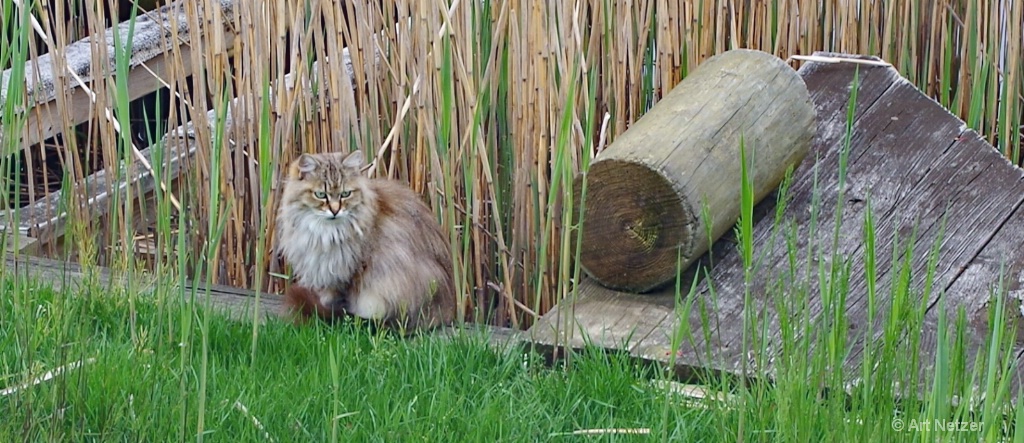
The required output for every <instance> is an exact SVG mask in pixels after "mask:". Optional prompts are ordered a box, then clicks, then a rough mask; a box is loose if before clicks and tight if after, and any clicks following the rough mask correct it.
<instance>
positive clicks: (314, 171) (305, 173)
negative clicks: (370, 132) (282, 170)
mask: <svg viewBox="0 0 1024 443" xmlns="http://www.w3.org/2000/svg"><path fill="white" fill-rule="evenodd" d="M362 166H363V154H362V152H360V151H355V152H352V153H350V154H342V153H331V154H302V155H301V156H299V158H298V159H296V160H295V161H294V162H292V165H291V168H289V176H290V179H289V180H288V184H287V185H286V186H288V189H287V192H286V194H288V195H289V196H290V198H292V199H294V200H295V201H297V202H298V203H299V204H300V205H302V206H305V207H306V208H308V209H309V210H311V211H313V212H314V213H315V214H317V215H320V216H323V217H324V218H327V219H345V218H346V217H349V216H350V215H351V214H352V212H353V209H355V208H358V207H359V205H360V204H362V202H363V198H364V197H365V196H364V195H363V194H364V188H365V187H364V181H365V180H366V179H365V178H364V177H363V176H362V174H360V173H359V169H360V168H361V167H362Z"/></svg>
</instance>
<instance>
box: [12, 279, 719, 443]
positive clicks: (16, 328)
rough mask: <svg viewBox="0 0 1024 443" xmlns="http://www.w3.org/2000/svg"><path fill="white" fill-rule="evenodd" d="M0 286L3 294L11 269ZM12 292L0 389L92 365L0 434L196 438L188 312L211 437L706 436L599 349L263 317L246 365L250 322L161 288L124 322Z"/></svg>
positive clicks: (99, 298)
mask: <svg viewBox="0 0 1024 443" xmlns="http://www.w3.org/2000/svg"><path fill="white" fill-rule="evenodd" d="M0 285H2V286H3V288H2V289H3V291H4V292H5V293H10V292H11V291H14V282H13V281H12V280H11V279H10V278H4V279H3V280H0ZM20 290H21V291H22V292H23V293H22V297H21V298H20V300H21V303H18V304H20V306H18V304H16V303H15V302H14V301H13V300H14V299H12V298H10V297H4V298H3V299H2V300H0V318H2V319H3V321H2V322H0V388H9V387H13V386H19V385H22V384H24V383H26V382H27V381H29V380H31V379H33V378H35V377H38V376H39V375H41V374H43V373H45V372H47V371H49V370H53V369H55V368H58V367H64V366H68V365H70V364H73V363H74V362H79V361H87V360H89V361H92V363H89V364H85V365H83V366H82V367H81V368H79V369H77V370H71V371H67V372H65V373H64V374H63V375H62V376H59V377H56V378H54V379H52V380H49V381H46V382H43V383H40V384H38V385H35V386H32V387H28V388H25V389H22V390H19V391H18V392H16V393H13V394H10V395H6V396H3V397H0V416H3V417H4V419H3V420H0V441H22V440H27V441H41V440H61V441H90V440H91V441H115V440H117V441H122V440H125V441H171V440H184V439H192V438H194V437H195V436H196V432H197V426H198V423H199V415H198V414H199V412H198V411H200V407H199V406H200V405H201V404H202V400H203V396H202V395H203V394H202V392H203V391H202V390H200V389H199V388H200V378H201V373H202V372H203V371H202V369H203V366H204V364H203V361H202V351H203V350H202V349H201V348H202V346H201V344H202V343H204V342H203V341H202V340H201V339H200V337H199V336H198V334H196V335H193V336H192V339H191V340H190V341H188V342H185V343H184V346H182V342H181V340H180V337H181V334H182V329H183V328H190V327H194V326H190V325H188V324H187V323H188V320H187V319H185V321H183V319H182V318H181V316H179V315H178V314H179V312H186V313H187V315H189V316H195V317H196V318H195V321H192V322H191V323H192V325H196V324H200V323H201V322H200V321H198V320H199V319H201V318H206V319H207V320H208V323H206V324H207V325H208V333H207V334H205V335H206V336H207V341H205V344H206V346H207V347H208V351H209V353H208V356H209V361H208V362H207V363H206V365H205V367H206V373H207V379H206V390H205V412H204V414H203V415H204V417H203V418H204V421H205V423H204V425H203V426H205V431H204V432H205V435H204V437H205V439H206V440H208V441H271V440H273V441H328V440H331V437H332V426H333V425H335V424H336V425H337V429H336V432H337V435H336V437H337V439H338V440H340V441H368V440H371V441H372V440H376V441H410V440H415V441H538V440H547V439H548V438H549V436H550V435H551V434H560V433H566V432H572V431H575V430H579V429H597V428H655V429H658V428H661V427H664V428H665V429H667V434H668V435H669V436H672V437H673V438H689V437H693V436H701V435H703V436H705V437H709V436H710V435H709V434H707V432H708V431H710V430H711V428H708V427H707V421H708V420H710V419H711V416H710V415H709V412H707V411H704V410H690V409H684V408H680V407H675V408H674V409H673V413H672V414H669V415H668V416H667V418H662V417H661V416H660V414H656V413H654V411H656V410H660V409H661V405H664V404H665V402H666V398H665V396H664V393H663V392H661V391H659V390H657V389H655V388H653V387H652V386H651V385H650V383H648V379H649V378H651V377H652V376H653V373H652V371H651V370H650V369H646V368H644V367H640V366H637V365H635V364H633V363H631V362H630V361H629V360H628V359H626V358H622V357H617V356H614V355H605V354H602V353H599V352H596V351H595V352H584V353H582V354H581V355H579V356H577V357H576V359H575V360H574V364H573V366H572V369H570V370H563V369H559V368H558V367H557V366H556V367H555V368H554V369H551V368H549V367H547V366H545V365H544V364H543V361H542V360H541V359H540V358H539V357H537V356H536V355H534V354H527V353H523V352H515V351H513V350H512V348H508V349H504V350H502V349H492V348H490V347H489V346H488V345H487V343H486V341H485V337H484V336H483V335H481V334H479V333H469V332H467V333H465V334H462V335H457V336H455V337H454V338H452V339H450V340H449V339H444V338H440V337H436V336H424V337H419V338H415V339H400V338H396V337H395V336H393V335H389V334H387V333H382V332H381V333H374V332H371V331H369V330H368V329H367V328H364V327H361V326H360V325H356V324H353V323H346V324H342V325H338V326H335V327H327V326H324V325H321V324H312V325H309V326H302V327H296V326H293V325H291V324H290V323H287V322H284V321H282V320H277V319H274V320H271V321H269V322H268V323H267V324H265V325H264V326H263V327H262V328H261V331H260V336H259V347H258V348H257V351H256V354H255V356H254V358H251V349H250V346H249V345H250V342H251V340H252V331H251V327H250V326H249V325H248V324H246V323H244V322H237V321H233V320H231V319H229V318H227V317H224V316H221V315H219V314H211V315H207V314H205V313H204V312H205V311H203V310H202V309H201V308H200V307H196V309H195V310H193V309H191V308H190V307H186V309H184V310H182V309H181V306H180V305H181V304H182V303H181V302H180V301H177V300H176V299H174V298H172V297H170V296H158V295H153V296H140V297H138V298H137V300H136V303H135V308H136V309H135V311H134V319H133V318H131V317H132V316H133V313H132V311H131V310H130V309H128V301H127V300H128V297H127V295H126V294H124V293H123V290H120V289H117V288H113V290H109V289H103V288H101V287H99V286H96V287H89V286H86V287H84V288H83V289H81V290H80V291H74V292H72V291H62V290H53V289H51V288H49V287H46V286H42V285H40V284H38V283H36V282H32V281H23V282H21V285H20ZM158 292H164V293H165V294H173V291H158ZM133 325H134V326H133ZM668 401H671V402H674V401H675V400H673V399H669V400H668ZM243 409H244V411H248V412H243ZM332 418H333V419H332ZM254 419H255V420H258V421H259V423H261V424H262V426H263V429H262V430H261V429H260V428H258V427H257V426H256V425H255V424H254ZM268 436H269V439H268ZM618 437H623V436H618ZM632 437H633V438H639V437H640V436H632Z"/></svg>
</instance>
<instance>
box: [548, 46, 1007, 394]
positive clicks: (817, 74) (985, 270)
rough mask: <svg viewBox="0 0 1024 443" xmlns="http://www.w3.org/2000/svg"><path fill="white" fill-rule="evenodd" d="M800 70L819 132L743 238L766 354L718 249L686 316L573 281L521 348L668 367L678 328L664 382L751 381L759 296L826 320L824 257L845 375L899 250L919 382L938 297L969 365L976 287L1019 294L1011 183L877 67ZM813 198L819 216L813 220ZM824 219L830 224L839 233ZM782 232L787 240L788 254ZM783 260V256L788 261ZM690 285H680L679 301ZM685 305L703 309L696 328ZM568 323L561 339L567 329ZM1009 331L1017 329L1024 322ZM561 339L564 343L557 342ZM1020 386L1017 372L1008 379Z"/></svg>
mask: <svg viewBox="0 0 1024 443" xmlns="http://www.w3.org/2000/svg"><path fill="white" fill-rule="evenodd" d="M815 55H821V56H842V55H840V54H825V53H822V54H815ZM873 60H877V59H873ZM799 73H800V75H801V77H802V78H803V79H804V81H805V83H806V84H807V88H808V91H809V92H810V94H811V99H812V101H813V102H814V104H815V108H816V112H817V118H818V134H817V135H816V137H815V140H814V142H813V145H812V149H811V153H810V154H809V155H808V157H807V158H806V159H805V160H804V162H803V163H802V164H801V166H800V167H799V168H798V169H797V170H796V171H795V173H794V176H793V180H792V183H791V186H790V188H789V193H788V195H787V204H786V205H785V206H784V208H783V211H782V213H781V214H782V218H781V219H782V220H783V222H782V223H781V224H780V225H779V227H775V220H774V217H773V216H770V215H769V216H766V217H762V218H761V219H760V220H758V221H757V222H756V224H755V226H754V235H755V238H754V250H755V269H754V275H755V277H754V281H753V285H752V287H751V288H750V290H751V301H752V304H751V305H750V307H751V308H753V309H756V310H757V312H756V317H757V318H758V319H759V320H758V321H759V322H761V323H762V324H765V325H767V328H766V329H765V330H766V331H767V333H768V334H769V338H768V341H769V345H768V346H767V348H766V349H767V350H768V352H769V354H771V355H760V356H758V355H754V354H752V353H750V352H747V351H745V350H744V349H743V346H741V340H742V332H743V318H744V282H743V266H742V262H741V257H740V255H739V253H738V251H737V250H736V248H735V246H734V245H730V244H728V243H726V244H725V245H721V244H719V245H716V248H715V249H714V250H713V252H712V254H714V255H713V256H712V258H713V266H710V267H709V268H708V271H707V272H708V273H707V274H706V275H707V276H708V278H707V279H704V280H702V281H700V282H699V283H698V286H697V287H696V294H695V296H694V297H693V298H691V299H688V300H686V301H685V303H692V306H693V309H691V310H690V315H689V317H688V318H679V315H677V314H676V312H683V310H679V311H674V310H673V308H672V307H673V305H675V302H674V295H673V293H674V290H673V289H666V290H662V291H661V292H658V293H655V294H651V295H633V294H626V293H620V292H616V291H612V290H610V289H606V288H604V287H601V286H599V285H598V284H597V283H596V282H594V281H591V280H587V281H583V282H581V284H580V288H579V297H578V299H577V300H575V302H564V303H562V304H561V305H560V306H557V307H556V308H555V309H554V310H552V311H551V312H550V313H548V314H547V315H546V316H544V318H543V319H542V320H541V321H540V322H538V323H537V324H536V325H535V326H534V327H533V328H532V329H531V330H530V331H529V333H530V337H531V338H532V339H533V340H536V341H538V342H541V343H547V344H551V345H568V346H573V347H578V346H580V345H582V344H583V343H584V342H589V343H591V344H594V345H597V346H602V347H606V348H613V349H622V350H627V351H629V352H630V353H631V354H633V355H635V356H637V357H642V358H645V359H650V360H655V361H660V362H667V361H668V357H669V352H670V351H671V347H670V344H671V336H672V334H673V333H674V332H675V331H678V330H680V327H681V326H682V329H683V330H689V331H690V334H691V335H690V336H689V337H690V338H688V339H684V343H683V345H682V347H681V348H680V349H679V352H678V354H677V356H678V360H677V363H678V365H679V366H680V367H679V368H677V372H679V371H685V370H686V369H687V368H689V369H692V370H703V369H709V370H715V371H727V372H731V373H738V372H739V369H740V368H741V365H742V363H743V359H744V358H746V359H748V362H752V361H753V360H755V359H757V360H760V361H763V362H768V363H767V366H768V367H767V368H766V369H767V370H768V371H771V370H772V357H774V356H775V354H773V352H774V350H776V349H778V344H779V343H780V319H779V315H788V314H786V313H783V314H780V313H779V312H778V311H777V308H778V306H780V304H778V303H780V302H781V303H791V302H793V300H780V299H778V298H776V297H775V296H770V295H768V294H769V290H768V289H769V288H771V291H770V293H772V294H776V293H780V291H779V289H780V288H781V289H782V291H781V292H782V293H784V294H787V295H786V297H797V295H794V294H801V293H803V294H806V303H805V304H806V307H807V311H806V312H807V313H808V314H809V315H810V316H811V317H812V318H817V317H819V316H821V315H822V313H823V311H824V310H825V309H826V308H827V307H826V306H823V304H822V297H821V293H820V289H821V288H822V287H823V285H819V283H820V282H819V281H818V275H819V272H818V271H819V269H820V268H819V266H820V265H824V266H826V269H827V266H828V265H829V264H830V263H831V261H836V262H837V263H842V264H845V265H848V266H849V268H848V270H849V279H848V284H849V297H848V299H847V300H846V304H845V307H844V308H845V313H846V318H847V319H848V321H849V324H848V326H847V327H848V331H847V336H848V340H849V341H850V343H851V347H852V351H851V353H850V355H849V356H848V357H847V361H846V364H847V366H848V368H850V369H852V368H853V367H856V365H858V364H859V362H860V360H861V350H862V349H863V345H864V343H865V341H866V340H875V339H877V338H878V337H879V336H880V332H879V331H880V330H881V323H882V320H884V319H885V318H886V317H887V312H888V311H889V308H890V299H889V297H890V290H891V288H892V285H893V284H894V282H896V284H898V282H899V276H898V275H897V276H894V275H893V274H894V272H897V273H898V269H896V270H895V271H894V268H893V257H894V252H895V253H897V254H898V253H900V252H902V251H904V250H905V249H906V248H908V247H909V248H910V249H911V251H912V252H911V254H910V255H911V257H912V259H911V260H910V262H909V266H910V269H911V270H912V271H911V274H910V275H911V278H912V280H911V282H910V287H911V288H912V292H911V293H912V294H913V295H912V296H911V300H910V303H913V304H914V306H915V307H926V309H927V312H926V316H925V321H924V325H923V330H922V343H921V346H919V349H920V355H919V357H920V362H921V370H922V371H927V370H928V369H929V368H930V367H931V365H932V364H933V362H934V357H933V356H932V353H933V351H934V349H935V336H936V335H935V334H936V330H935V329H936V327H937V325H938V323H937V315H938V314H937V301H938V298H939V296H940V294H945V295H944V297H945V300H946V305H947V312H948V313H949V316H950V318H951V319H953V318H955V315H956V314H955V312H956V310H957V309H959V308H961V307H962V308H963V309H964V310H965V312H966V314H967V318H968V320H969V323H970V326H971V328H970V331H969V334H968V335H969V338H968V350H967V352H968V355H971V356H973V355H975V353H976V352H977V351H978V350H979V349H980V347H981V346H985V336H984V334H985V333H987V319H988V307H989V306H990V305H991V303H989V295H990V293H991V292H990V289H991V288H993V287H994V286H995V285H996V284H997V283H998V277H999V275H1000V270H1001V269H1002V270H1003V275H1004V276H1005V278H1006V281H1005V283H1004V285H1005V286H1006V287H1007V288H1008V289H1009V290H1010V291H1011V295H1013V294H1017V295H1018V296H1024V294H1022V291H1021V288H1024V209H1022V203H1024V171H1022V170H1021V169H1019V168H1017V167H1015V166H1013V165H1012V164H1010V163H1009V162H1008V161H1007V160H1005V159H1004V158H1003V157H1002V156H1001V155H1000V154H999V153H998V152H997V151H996V150H995V149H994V148H992V147H991V146H990V145H988V144H987V143H985V142H984V141H983V140H982V139H981V138H980V137H979V136H978V135H977V134H976V133H975V132H974V131H972V130H970V129H968V128H967V127H966V125H965V124H964V123H963V122H962V121H960V120H959V119H958V118H956V117H955V116H954V115H952V114H950V113H949V112H948V111H947V110H946V109H944V108H943V107H942V106H940V105H939V104H938V103H936V102H935V101H934V100H932V99H930V98H928V97H927V96H925V95H923V94H921V93H920V92H919V91H918V90H917V89H916V88H915V87H914V86H913V85H912V84H910V83H909V82H907V81H906V80H905V79H903V78H902V77H901V76H900V75H899V74H898V72H897V71H896V70H895V69H893V68H891V67H883V66H865V65H856V64H851V63H838V64H831V63H820V62H810V63H807V64H805V65H804V66H803V67H802V68H801V69H800V70H799ZM855 73H857V75H858V76H859V82H860V87H859V89H858V91H857V100H856V107H855V110H854V112H853V120H852V121H853V125H852V128H851V133H850V135H851V137H850V144H849V150H848V158H847V159H846V161H847V166H846V167H847V177H846V180H845V186H844V188H843V189H842V194H840V189H839V185H840V183H839V173H838V171H839V164H840V161H841V157H842V156H841V154H842V152H843V147H844V144H845V138H846V137H845V134H846V122H847V109H848V102H849V99H850V92H851V88H850V86H851V83H852V81H853V79H854V75H855ZM737 198H739V196H737ZM770 199H771V197H769V199H766V200H770ZM816 201H820V204H819V205H818V207H819V209H818V211H817V212H816V213H815V212H813V211H812V208H814V207H815V202H816ZM763 204H768V205H769V206H770V207H768V208H767V209H765V211H764V212H768V213H770V214H771V213H774V211H775V209H776V208H777V207H776V203H775V202H770V201H769V202H766V203H763ZM840 204H841V207H839V205H840ZM869 204H870V208H871V214H872V217H873V223H874V226H875V229H874V232H875V244H876V246H875V260H876V263H877V267H876V269H877V271H876V274H875V278H874V282H875V288H876V294H877V297H878V301H879V303H878V304H877V306H878V312H879V315H878V316H877V317H876V320H875V321H876V324H875V325H874V329H873V330H874V331H875V333H874V335H873V336H870V337H869V336H867V335H868V334H867V331H868V330H869V328H868V325H867V324H866V323H867V312H866V310H867V302H868V300H867V292H868V291H867V286H868V285H867V281H868V279H867V277H866V272H865V266H864V254H865V253H866V249H865V234H864V232H865V231H864V223H865V214H866V213H867V211H868V205H869ZM837 212H839V214H840V215H839V217H841V218H840V228H839V229H838V231H836V230H835V222H836V214H837ZM812 220H813V221H814V222H813V223H812ZM787 233H792V234H793V235H792V237H791V238H792V241H791V244H789V245H787ZM836 233H838V237H837V238H836V240H835V241H836V248H835V251H837V254H836V255H832V254H831V253H829V254H821V253H819V252H817V249H816V248H823V249H824V250H826V251H832V250H833V249H832V247H831V246H832V241H833V235H835V234H836ZM912 238H913V239H914V242H913V243H911V239H912ZM725 241H726V242H728V241H729V240H728V239H726V240H725ZM719 243H723V242H722V241H719ZM791 249H792V250H794V251H795V252H796V254H794V255H793V256H790V252H789V251H790V250H791ZM933 250H934V251H936V254H935V256H934V260H935V262H936V266H935V271H934V275H933V277H932V283H931V285H932V286H931V291H930V292H929V293H928V294H927V298H923V297H922V294H924V288H925V286H926V272H925V270H926V269H927V266H928V260H929V259H930V257H931V255H932V254H931V251H933ZM705 258H707V257H705ZM818 258H821V259H822V260H823V261H824V263H819V262H818ZM691 272H692V270H691ZM689 283H690V281H685V282H684V283H683V292H684V297H685V292H686V290H687V289H688V288H689ZM826 287H827V286H826ZM700 306H704V307H705V308H706V317H704V318H706V319H707V320H706V321H707V325H708V327H707V330H706V331H705V330H704V328H703V327H702V313H701V312H700V311H701V309H700ZM1008 306H1009V308H1008V309H1009V310H1010V316H1011V317H1012V318H1018V319H1019V318H1020V317H1021V314H1020V312H1019V309H1018V308H1019V306H1020V303H1019V302H1014V301H1011V302H1010V303H1009V305H1008ZM572 324H575V326H574V327H573V328H569V327H567V325H572ZM1020 327H1021V328H1022V329H1024V322H1021V326H1020ZM569 329H572V330H573V331H572V333H567V332H566V331H567V330H569ZM556 331H557V333H556ZM584 337H586V338H584ZM1022 342H1024V340H1020V339H1018V342H1017V344H1016V353H1017V355H1018V358H1019V359H1020V360H1024V354H1022V352H1024V346H1021V343H1022ZM1022 363H1024V362H1022ZM1019 371H1024V369H1022V370H1019ZM1020 382H1021V372H1018V373H1017V374H1015V380H1013V381H1012V383H1013V384H1015V385H1016V384H1019V383H1020Z"/></svg>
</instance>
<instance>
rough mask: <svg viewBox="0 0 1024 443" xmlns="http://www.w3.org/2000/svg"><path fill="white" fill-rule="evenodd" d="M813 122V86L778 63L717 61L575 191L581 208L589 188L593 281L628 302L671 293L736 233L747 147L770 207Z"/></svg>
mask: <svg viewBox="0 0 1024 443" xmlns="http://www.w3.org/2000/svg"><path fill="white" fill-rule="evenodd" d="M814 119H815V114H814V107H813V105H812V104H811V101H810V97H809V96H808V93H807V88H806V87H805V86H804V83H803V81H802V80H801V79H800V76H799V75H797V73H796V71H794V70H793V69H792V68H790V67H789V66H788V65H787V64H786V63H785V62H783V61H782V60H781V59H779V58H778V57H775V56H774V55H771V54H768V53H765V52H760V51H753V50H747V49H737V50H732V51H727V52H725V53H723V54H720V55H717V56H715V57H712V58H710V59H708V60H707V61H706V62H704V63H702V64H701V65H700V66H698V67H697V69H695V70H694V71H693V72H692V73H691V74H690V75H689V76H687V77H686V78H685V79H684V80H683V81H681V82H680V83H679V84H678V85H676V86H675V87H674V88H673V89H672V91H671V92H669V93H668V94H667V95H666V96H665V97H663V98H662V99H661V100H660V101H659V102H658V103H657V104H656V105H654V107H653V108H651V110H650V111H648V112H647V113H646V114H644V116H643V117H641V118H640V119H639V120H637V121H636V123H633V124H632V125H631V126H630V127H629V129H628V130H627V131H626V132H624V133H622V135H620V136H619V137H618V138H616V139H615V141H614V142H613V143H612V144H611V146H609V147H608V148H607V149H605V150H604V151H602V152H601V154H600V155H598V156H597V159H596V160H595V161H594V163H593V165H591V167H590V171H589V173H588V174H587V175H585V176H580V177H579V178H577V179H576V181H575V184H574V187H575V189H574V192H575V193H576V201H581V195H582V186H583V180H584V179H586V180H587V183H586V186H587V194H586V202H585V206H586V208H585V211H584V215H583V219H582V226H583V227H582V230H583V232H582V236H583V239H582V244H581V248H580V249H581V250H580V262H581V264H582V266H583V269H584V270H585V271H586V272H587V274H589V275H590V276H591V277H593V278H594V279H596V280H597V281H599V282H600V283H601V284H602V285H605V286H607V287H609V288H615V289H620V290H623V291H628V292H647V291H650V290H652V289H655V288H657V287H659V286H661V285H664V284H666V283H668V282H670V281H672V279H673V278H674V277H675V274H676V269H677V267H680V266H681V267H682V268H687V267H689V265H690V264H692V263H693V262H695V261H696V260H697V259H698V258H699V257H700V256H701V255H703V254H704V253H705V252H707V251H708V249H709V248H710V246H711V243H712V242H713V241H714V240H717V239H718V238H719V237H721V236H722V235H724V234H725V233H726V232H727V231H729V230H730V229H731V228H732V227H733V226H734V225H735V224H736V220H737V219H738V218H739V216H740V198H739V197H740V191H741V188H742V177H741V164H742V162H741V161H740V157H741V154H740V147H741V146H744V147H745V151H746V155H747V159H748V165H749V171H748V172H749V175H750V179H751V180H752V182H753V187H754V189H753V194H754V195H753V198H754V201H755V202H757V201H760V200H761V199H763V198H764V197H766V196H767V195H768V194H769V193H770V192H772V191H773V190H775V189H776V188H777V187H778V186H779V183H781V182H782V179H783V178H784V177H785V175H786V171H787V170H788V169H791V168H795V167H796V166H797V165H799V164H800V162H801V161H802V160H803V159H804V156H806V155H807V151H808V149H810V145H811V139H812V138H813V136H814V129H815V122H814ZM704 207H706V208H707V209H708V211H709V219H707V220H705V219H704V217H702V216H701V213H702V210H703V208H704ZM709 233H710V237H711V238H709Z"/></svg>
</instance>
